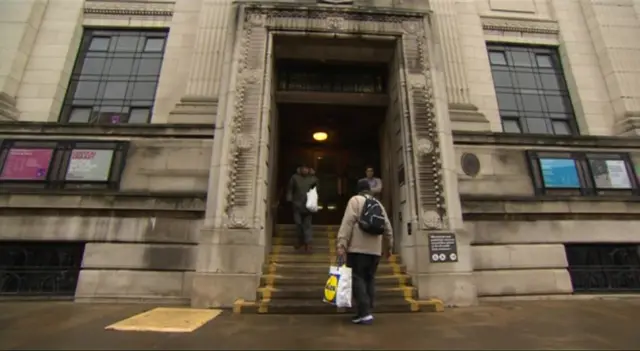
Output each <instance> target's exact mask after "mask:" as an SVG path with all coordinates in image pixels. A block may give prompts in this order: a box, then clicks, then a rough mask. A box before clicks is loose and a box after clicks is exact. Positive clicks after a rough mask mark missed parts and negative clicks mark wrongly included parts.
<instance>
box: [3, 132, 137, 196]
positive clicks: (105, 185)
mask: <svg viewBox="0 0 640 351" xmlns="http://www.w3.org/2000/svg"><path fill="white" fill-rule="evenodd" d="M39 145H47V147H40V146H39ZM129 147H130V142H129V141H120V140H33V139H31V140H29V139H5V140H2V142H1V143H0V174H2V172H3V171H4V167H5V166H6V160H7V156H8V154H9V152H10V150H11V149H16V148H20V149H28V148H43V149H44V148H49V149H52V150H53V155H52V157H51V161H50V164H49V168H48V170H47V172H48V173H47V176H46V177H45V178H44V179H42V180H32V179H29V180H15V179H0V189H67V190H82V189H93V190H118V189H119V188H120V183H121V181H122V173H123V172H124V169H125V166H126V161H127V154H128V151H129ZM86 149H95V150H113V156H112V158H111V163H110V165H109V170H108V177H107V179H106V180H105V181H92V180H86V181H85V180H71V179H67V172H68V169H69V165H70V163H71V155H72V153H73V151H74V150H86Z"/></svg>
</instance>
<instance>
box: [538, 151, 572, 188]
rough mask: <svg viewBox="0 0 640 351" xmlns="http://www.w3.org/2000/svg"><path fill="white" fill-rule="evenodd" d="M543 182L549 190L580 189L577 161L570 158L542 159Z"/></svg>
mask: <svg viewBox="0 0 640 351" xmlns="http://www.w3.org/2000/svg"><path fill="white" fill-rule="evenodd" d="M540 168H541V169H542V180H543V181H544V186H545V187H547V188H580V178H578V168H577V167H576V161H574V160H572V159H568V158H541V159H540Z"/></svg>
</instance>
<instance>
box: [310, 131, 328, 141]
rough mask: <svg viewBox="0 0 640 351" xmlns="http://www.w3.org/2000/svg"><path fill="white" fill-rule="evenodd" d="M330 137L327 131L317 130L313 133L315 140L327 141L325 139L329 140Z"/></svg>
mask: <svg viewBox="0 0 640 351" xmlns="http://www.w3.org/2000/svg"><path fill="white" fill-rule="evenodd" d="M328 137H329V135H327V133H325V132H315V133H313V140H315V141H325V140H327V138H328Z"/></svg>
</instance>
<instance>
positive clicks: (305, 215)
mask: <svg viewBox="0 0 640 351" xmlns="http://www.w3.org/2000/svg"><path fill="white" fill-rule="evenodd" d="M317 184H318V178H316V176H315V174H314V172H313V171H312V170H311V168H309V167H308V166H307V165H301V166H300V167H298V169H297V171H296V173H295V174H294V175H293V176H291V179H290V180H289V185H288V186H287V201H289V202H291V205H292V207H293V222H294V223H295V225H296V232H297V235H298V243H297V244H296V245H294V247H295V248H296V249H300V248H304V251H305V252H310V251H311V239H312V237H313V233H312V231H311V229H312V228H311V215H312V213H311V212H309V210H307V206H306V204H307V192H308V191H309V190H311V188H313V187H314V186H317Z"/></svg>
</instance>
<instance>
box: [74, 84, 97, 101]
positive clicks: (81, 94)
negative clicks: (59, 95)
mask: <svg viewBox="0 0 640 351" xmlns="http://www.w3.org/2000/svg"><path fill="white" fill-rule="evenodd" d="M99 84H100V83H99V82H97V81H79V82H78V85H77V86H76V94H75V95H74V96H73V98H74V99H90V100H93V99H95V98H96V96H97V95H98V85H99Z"/></svg>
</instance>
